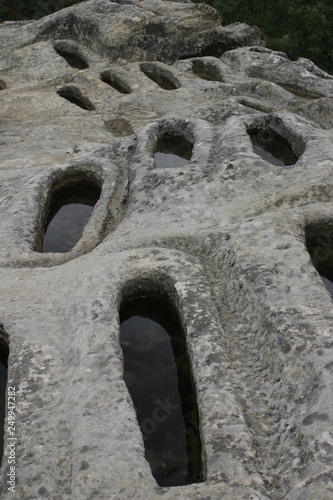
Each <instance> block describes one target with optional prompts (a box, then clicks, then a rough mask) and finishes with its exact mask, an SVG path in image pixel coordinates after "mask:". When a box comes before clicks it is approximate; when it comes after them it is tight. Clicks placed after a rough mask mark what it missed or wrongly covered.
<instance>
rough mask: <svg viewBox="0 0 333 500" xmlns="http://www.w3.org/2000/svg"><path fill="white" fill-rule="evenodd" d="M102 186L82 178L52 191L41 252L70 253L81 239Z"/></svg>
mask: <svg viewBox="0 0 333 500" xmlns="http://www.w3.org/2000/svg"><path fill="white" fill-rule="evenodd" d="M100 194H101V186H100V185H99V184H98V183H96V182H92V181H91V180H85V179H82V178H72V179H67V180H66V181H65V182H64V183H62V185H58V187H56V188H54V189H53V190H52V192H51V196H50V200H49V204H48V209H47V214H46V217H45V223H44V228H43V243H42V250H41V251H42V253H49V252H59V253H66V252H70V251H71V250H72V249H73V248H74V246H75V245H76V243H77V242H78V241H79V240H80V239H81V236H82V232H83V229H84V227H85V226H86V225H87V223H88V221H89V219H90V216H91V214H92V212H93V210H94V206H95V205H96V203H97V201H98V200H99V198H100Z"/></svg>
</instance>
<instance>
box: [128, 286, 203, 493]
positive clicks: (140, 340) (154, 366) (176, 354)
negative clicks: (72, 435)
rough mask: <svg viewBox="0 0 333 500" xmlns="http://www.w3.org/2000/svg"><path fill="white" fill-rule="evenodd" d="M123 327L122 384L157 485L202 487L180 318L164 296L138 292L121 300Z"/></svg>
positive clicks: (194, 408) (194, 404)
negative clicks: (134, 412) (124, 383)
mask: <svg viewBox="0 0 333 500" xmlns="http://www.w3.org/2000/svg"><path fill="white" fill-rule="evenodd" d="M120 322H121V336H120V343H121V347H122V350H123V357H124V378H125V382H126V385H127V388H128V390H129V392H130V395H131V397H132V401H133V405H134V407H135V409H136V412H137V418H138V422H139V425H140V428H141V432H142V435H143V441H144V445H145V457H146V460H147V461H148V463H149V465H150V467H151V470H152V474H153V476H154V478H155V480H156V482H157V483H158V484H159V485H160V486H181V485H185V484H191V483H196V482H201V481H202V480H203V472H202V460H201V439H200V432H199V414H198V408H197V402H196V394H195V389H194V386H193V383H192V375H191V367H190V363H189V359H188V357H187V350H186V340H185V335H184V331H183V327H182V324H181V321H180V317H179V314H178V312H177V311H176V309H175V308H174V306H173V304H172V302H171V301H170V300H169V298H168V297H167V296H166V295H165V294H163V293H161V294H160V295H156V294H154V295H151V294H150V292H149V291H146V292H144V294H143V295H141V291H140V292H139V295H138V296H135V295H134V296H133V295H132V296H131V297H129V298H128V297H125V298H124V299H123V301H122V303H121V306H120Z"/></svg>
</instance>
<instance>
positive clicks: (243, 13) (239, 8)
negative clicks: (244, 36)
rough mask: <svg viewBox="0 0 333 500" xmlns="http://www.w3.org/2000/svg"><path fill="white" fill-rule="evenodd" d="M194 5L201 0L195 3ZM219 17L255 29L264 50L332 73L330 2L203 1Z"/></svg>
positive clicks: (332, 36)
mask: <svg viewBox="0 0 333 500" xmlns="http://www.w3.org/2000/svg"><path fill="white" fill-rule="evenodd" d="M195 1H196V2H197V3H198V2H199V1H200V0H195ZM205 3H208V4H209V5H212V6H213V7H214V8H215V9H216V10H218V11H219V12H220V14H221V17H222V22H223V25H226V24H230V23H234V22H236V21H240V22H245V23H247V24H249V25H255V26H258V28H259V29H260V30H261V32H262V33H263V34H264V36H265V38H266V42H267V43H266V44H267V47H269V48H271V49H274V50H280V51H282V52H285V53H286V54H287V55H288V57H289V58H290V59H297V58H298V57H306V58H308V59H311V60H312V61H313V62H314V63H315V64H316V65H317V66H319V67H320V68H322V69H324V70H325V71H327V72H329V73H333V2H332V0H274V1H272V0H206V1H205Z"/></svg>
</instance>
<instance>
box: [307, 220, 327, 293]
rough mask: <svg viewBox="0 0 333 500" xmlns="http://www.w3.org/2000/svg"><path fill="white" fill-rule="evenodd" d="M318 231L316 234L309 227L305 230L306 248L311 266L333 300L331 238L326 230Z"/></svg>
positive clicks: (314, 230) (314, 229)
mask: <svg viewBox="0 0 333 500" xmlns="http://www.w3.org/2000/svg"><path fill="white" fill-rule="evenodd" d="M318 229H319V228H318ZM318 229H317V232H316V228H313V227H311V226H310V227H308V228H307V229H306V233H305V234H306V247H307V249H308V252H309V254H310V257H311V261H312V264H313V265H314V267H315V268H316V270H317V271H318V273H319V275H320V277H321V279H322V282H323V283H324V285H325V286H326V288H327V290H328V291H329V293H330V294H331V296H332V298H333V238H332V236H331V234H330V233H329V232H328V231H327V228H326V230H325V228H323V230H322V231H321V230H320V229H319V230H318Z"/></svg>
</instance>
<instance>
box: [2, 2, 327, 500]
mask: <svg viewBox="0 0 333 500" xmlns="http://www.w3.org/2000/svg"><path fill="white" fill-rule="evenodd" d="M0 38H1V47H2V48H3V50H2V51H1V55H0V64H1V74H0V89H1V90H0V102H1V125H0V130H1V148H0V215H1V216H0V235H1V247H0V265H1V269H0V287H1V300H0V323H2V324H3V328H4V332H5V333H4V335H5V334H7V335H8V336H9V340H10V358H9V382H10V384H11V385H15V386H16V388H17V436H18V445H17V450H16V451H17V464H16V465H17V478H18V479H17V498H20V499H22V500H27V499H31V498H39V497H43V496H44V497H49V498H55V499H58V498H59V499H77V498H101V499H109V498H112V499H116V500H120V499H128V498H131V497H134V498H138V499H139V498H142V499H146V498H149V499H157V498H160V497H161V496H164V497H165V498H169V499H173V498H179V499H184V498H191V499H192V498H194V499H198V500H199V499H200V500H203V499H205V498H207V499H208V498H211V499H216V500H218V499H220V498H226V499H235V500H239V499H241V498H243V499H249V498H252V499H263V498H271V499H274V500H277V499H284V498H287V499H299V498H302V499H303V498H304V499H308V498H309V499H310V498H314V497H315V498H330V497H331V496H333V490H332V481H333V479H332V443H333V436H332V416H333V412H332V401H333V397H332V366H333V359H332V342H331V336H332V312H333V306H332V300H331V298H330V296H329V294H328V292H327V291H326V289H325V288H324V286H323V284H322V282H321V280H320V278H319V275H318V273H317V272H316V271H315V269H314V267H313V266H312V264H311V261H310V257H309V254H308V252H307V250H306V247H305V228H307V227H310V226H311V227H316V224H317V223H318V224H319V226H320V228H321V231H322V228H323V227H327V231H328V233H329V234H331V235H332V234H333V231H332V227H333V223H332V222H331V221H332V220H333V207H332V192H333V189H332V188H333V185H332V173H333V134H332V125H333V124H332V115H333V107H332V96H333V78H332V76H330V75H328V74H326V73H324V72H323V71H321V70H320V69H319V68H317V67H315V66H314V65H313V63H312V62H311V61H307V60H304V59H299V60H298V61H294V62H293V61H289V60H288V58H287V57H286V56H285V55H284V54H282V53H279V52H274V51H271V50H269V49H266V48H265V47H263V46H262V43H263V42H262V37H261V35H260V33H259V32H258V30H257V29H255V28H249V27H246V26H245V25H241V24H235V25H231V26H227V27H223V26H221V22H220V19H219V16H218V14H217V13H216V12H215V11H214V10H213V9H212V8H210V7H208V6H205V5H194V4H192V3H189V2H186V3H185V2H184V3H180V2H166V1H164V2H163V1H158V0H144V1H136V0H135V1H134V0H133V1H129V2H128V3H124V2H119V3H113V2H109V1H107V0H89V1H88V2H84V3H81V4H78V5H76V6H74V7H71V8H69V9H65V10H63V11H59V12H58V13H56V14H53V15H51V16H48V17H46V18H43V19H41V20H39V21H36V22H28V23H4V24H3V25H1V26H0ZM56 43H58V44H59V43H60V45H59V46H61V47H63V48H64V47H65V48H67V49H69V50H73V51H74V52H75V51H77V53H78V54H79V55H81V57H82V58H84V59H85V60H86V62H87V63H88V66H89V67H88V68H86V69H82V70H79V69H76V68H73V67H71V66H70V65H69V64H68V63H67V62H66V60H65V59H64V58H63V57H62V56H61V55H59V53H57V52H56V50H55V48H54V47H55V46H56V45H55V44H56ZM143 61H149V70H150V71H156V72H157V73H159V74H160V75H163V74H165V75H168V78H170V79H171V80H172V81H175V82H177V85H176V86H177V87H178V88H177V89H175V90H163V89H162V88H161V87H159V86H158V85H157V84H156V83H155V82H153V81H152V80H151V79H150V78H148V77H147V76H146V75H145V73H144V72H143V71H142V67H141V64H142V62H143ZM200 71H203V73H201V77H200ZM110 72H111V73H112V75H116V77H117V79H118V80H119V81H121V82H122V83H123V85H124V87H125V88H126V89H127V91H128V92H129V93H127V94H122V93H120V92H118V91H117V90H116V89H114V88H112V87H111V86H110V85H108V84H107V83H105V81H103V79H102V78H103V77H102V75H103V74H111V73H110ZM205 72H206V73H205ZM207 74H208V75H209V77H210V78H211V77H212V75H213V76H214V79H215V81H212V80H211V79H210V80H207V79H204V76H205V75H206V76H207ZM214 79H213V80H214ZM64 88H75V89H76V90H75V92H77V95H80V96H81V97H82V99H86V102H88V101H89V102H90V103H91V104H92V106H91V110H90V111H88V110H84V109H82V108H81V107H79V106H77V105H76V104H74V103H71V102H69V101H68V100H66V99H65V98H62V97H61V96H60V95H59V94H58V93H57V92H59V90H61V89H64ZM253 128H259V129H265V128H269V129H270V130H272V131H274V132H276V133H278V134H279V135H281V136H282V137H284V138H285V139H287V140H288V142H289V143H290V145H291V147H292V149H293V151H294V153H295V155H296V157H297V161H296V163H295V164H294V165H290V166H288V167H283V166H279V167H278V166H274V165H271V164H270V163H267V162H266V161H265V160H263V159H262V158H261V157H260V156H258V155H257V154H256V153H255V151H254V150H253V146H252V143H251V138H250V136H249V134H248V130H251V129H253ZM164 132H167V133H174V134H176V135H179V134H180V135H181V134H183V135H184V136H185V138H187V139H188V140H190V142H193V156H192V158H191V160H190V161H189V163H188V164H186V165H185V166H183V167H179V168H175V169H170V168H168V169H163V168H159V169H157V168H156V167H155V162H154V149H155V147H156V144H157V141H158V139H159V137H160V136H161V135H163V133H164ZM66 172H68V173H70V172H72V173H73V174H74V173H75V172H81V173H82V174H83V173H84V174H85V175H87V176H91V175H94V176H95V177H97V178H98V179H100V182H101V183H102V184H103V186H102V195H101V198H100V200H99V202H98V204H97V205H96V208H95V211H94V213H93V216H92V218H91V220H90V222H89V223H88V226H87V227H86V230H85V232H84V234H83V237H82V239H81V240H80V242H79V243H78V244H77V246H76V247H75V248H74V249H73V250H72V251H71V252H68V253H67V254H62V255H60V254H40V253H39V252H36V251H35V249H36V245H37V240H38V238H40V231H41V226H42V224H43V216H44V215H45V210H46V200H47V198H48V196H49V191H50V186H52V182H53V180H54V179H55V178H58V177H59V176H61V174H62V173H66ZM43 214H44V215H43ZM319 226H318V227H319ZM142 284H148V285H149V286H151V287H154V289H163V290H165V289H167V292H168V293H169V294H170V297H171V298H172V300H173V301H174V302H175V304H176V305H177V308H178V310H179V312H180V315H181V318H182V320H183V322H184V324H185V330H186V336H187V345H188V351H189V356H190V360H191V364H192V367H193V377H194V381H195V386H196V391H197V397H198V406H199V413H200V418H201V435H202V441H203V450H204V454H203V463H204V468H205V474H206V479H205V482H203V483H200V484H194V485H188V486H185V487H174V488H160V487H158V486H157V484H156V482H155V481H154V479H153V477H152V475H151V471H150V469H149V465H148V463H147V462H146V460H145V458H144V447H143V439H142V435H141V433H140V430H139V426H138V424H137V420H136V415H135V409H134V407H133V404H132V402H131V399H130V397H129V394H128V391H127V389H126V386H125V384H124V380H123V366H122V353H121V348H120V345H119V317H118V309H119V305H120V301H121V295H122V293H123V292H124V290H126V289H127V287H136V288H137V289H138V290H140V287H141V288H142V286H143V285H142ZM1 332H2V329H1V328H0V334H1ZM7 469H8V466H7V464H6V455H5V456H4V459H3V466H2V470H1V474H2V495H3V498H13V497H12V494H11V493H10V492H7V486H6V473H7Z"/></svg>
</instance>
